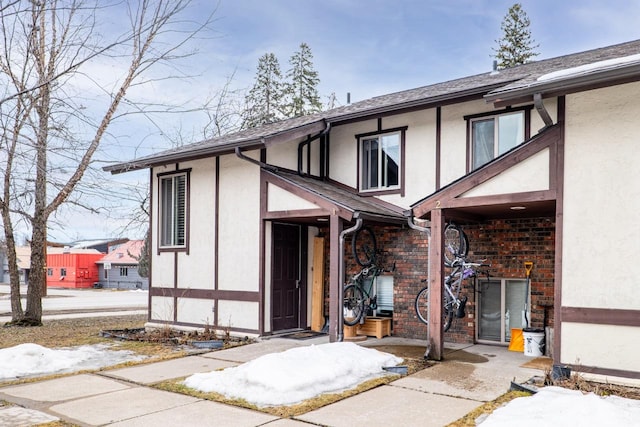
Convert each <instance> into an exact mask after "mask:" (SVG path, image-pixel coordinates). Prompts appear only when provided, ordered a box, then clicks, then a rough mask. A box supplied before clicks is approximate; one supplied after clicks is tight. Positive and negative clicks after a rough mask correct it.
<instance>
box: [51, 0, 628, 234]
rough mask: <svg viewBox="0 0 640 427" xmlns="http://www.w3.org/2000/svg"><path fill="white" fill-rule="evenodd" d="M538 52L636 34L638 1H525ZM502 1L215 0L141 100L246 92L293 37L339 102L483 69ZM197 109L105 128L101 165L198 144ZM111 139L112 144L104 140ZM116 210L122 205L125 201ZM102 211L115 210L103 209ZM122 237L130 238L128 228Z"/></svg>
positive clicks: (79, 216)
mask: <svg viewBox="0 0 640 427" xmlns="http://www.w3.org/2000/svg"><path fill="white" fill-rule="evenodd" d="M520 3H521V4H522V6H523V8H524V10H525V11H526V12H527V14H528V16H529V18H530V20H531V32H532V36H533V38H534V40H535V41H536V43H538V44H539V47H538V48H537V51H538V52H539V53H540V55H539V56H538V57H537V59H544V58H551V57H555V56H560V55H565V54H570V53H575V52H579V51H583V50H588V49H593V48H597V47H603V46H608V45H612V44H616V43H621V42H625V41H629V40H635V39H640V2H639V1H637V0H633V1H632V0H615V1H596V0H581V1H574V0H562V1H559V0H555V1H550V0H524V1H521V2H520ZM513 4H514V2H513V1H504V0H448V1H447V0H322V1H311V0H221V1H220V2H219V3H217V5H218V6H217V10H216V14H215V22H214V23H213V25H212V32H211V33H210V35H209V37H207V38H206V39H204V40H199V41H198V45H197V48H198V54H197V55H196V56H193V57H190V58H188V59H186V60H185V61H184V62H183V63H182V64H181V65H182V68H183V69H185V70H187V72H188V73H189V74H191V75H193V77H192V78H190V79H188V80H185V81H182V82H176V81H174V82H165V83H163V85H162V86H161V87H160V86H158V87H155V89H154V90H153V91H151V92H149V91H147V92H145V96H155V97H157V98H158V99H160V100H162V98H165V100H167V99H171V100H172V101H173V100H176V99H180V100H181V102H184V103H186V104H189V105H199V104H201V103H202V101H203V98H204V97H205V96H206V95H208V94H211V93H215V92H216V91H218V90H219V89H220V88H221V87H222V86H223V85H224V83H225V82H226V80H227V79H228V77H229V76H231V75H232V74H234V79H233V81H232V83H231V87H232V88H233V89H237V90H245V89H248V88H250V86H251V85H252V84H253V79H254V77H255V70H256V66H257V63H258V59H259V58H260V57H261V56H262V55H264V54H265V53H268V52H272V53H274V54H275V55H276V56H277V57H278V59H279V62H280V66H281V69H282V71H283V73H284V72H286V70H287V69H288V66H289V64H288V61H289V58H290V56H291V55H292V54H293V53H294V52H295V51H296V50H298V47H299V45H300V43H302V42H305V43H307V44H308V45H309V46H310V48H311V50H312V52H313V55H314V59H313V63H314V67H315V69H316V71H317V72H318V74H319V78H320V85H319V91H320V95H321V97H322V101H323V102H327V101H328V98H329V95H330V94H331V93H335V95H336V97H337V101H338V104H337V105H343V104H345V103H346V97H347V95H346V94H347V92H350V93H351V100H352V102H356V101H359V100H362V99H367V98H370V97H373V96H377V95H381V94H385V93H390V92H395V91H400V90H405V89H411V88H415V87H419V86H424V85H428V84H432V83H437V82H441V81H446V80H450V79H454V78H458V77H463V76H469V75H473V74H479V73H484V72H489V71H490V70H491V66H492V61H493V57H492V55H493V54H494V51H493V50H492V48H495V47H496V40H497V39H498V38H499V37H500V36H501V30H500V24H501V22H502V20H503V17H504V16H505V14H506V13H507V10H508V9H509V7H510V6H511V5H513ZM215 5H216V3H215V2H214V1H213V0H195V1H194V4H193V9H191V12H190V13H191V16H192V17H194V19H197V18H198V17H199V16H202V15H204V11H211V10H212V9H213V8H214V7H215ZM205 123H206V118H205V115H204V114H203V113H195V114H191V115H173V116H170V117H167V118H163V119H156V122H155V124H154V125H150V124H149V121H147V120H139V119H138V120H128V121H126V122H122V123H114V126H113V127H112V128H111V133H112V135H113V136H111V138H112V139H111V142H110V143H111V144H112V146H118V147H119V149H118V150H110V151H109V150H105V151H103V152H102V153H101V156H102V158H101V160H105V161H110V162H122V161H127V160H131V159H132V158H134V157H137V156H141V155H145V154H149V153H152V152H156V151H160V150H163V149H166V148H170V147H171V144H170V142H169V141H167V139H166V135H169V134H175V133H176V132H183V139H184V141H185V142H186V143H188V142H196V141H197V140H200V139H202V128H203V126H204V124H205ZM114 141H115V142H114ZM107 175H108V174H106V173H105V178H104V179H105V180H111V179H115V180H116V181H115V182H116V183H115V184H109V185H112V186H113V187H112V188H114V191H117V185H118V184H117V182H128V183H134V184H136V183H137V184H136V185H138V186H140V187H143V186H145V185H146V184H147V183H148V173H147V172H143V173H130V174H123V175H120V176H117V177H110V176H107ZM123 209H124V210H126V209H128V208H127V206H126V204H124V205H123ZM112 216H117V215H113V214H112ZM59 219H60V221H61V222H63V223H67V224H68V223H73V224H74V225H75V226H74V227H73V228H71V227H68V226H67V227H64V231H62V229H61V228H59V227H58V226H54V227H53V228H52V230H51V232H50V235H52V236H53V237H54V238H57V239H58V240H65V239H67V240H71V239H76V238H87V239H88V238H95V237H98V236H106V235H112V234H113V233H114V232H115V230H117V229H118V228H119V227H120V226H122V224H123V221H116V220H113V219H106V218H105V217H103V216H100V215H94V214H92V215H90V214H87V213H86V212H83V213H78V212H75V211H68V212H65V213H62V214H61V215H60V218H59ZM129 237H139V236H137V235H136V234H135V232H133V231H132V232H131V234H130V235H129Z"/></svg>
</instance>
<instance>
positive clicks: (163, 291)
mask: <svg viewBox="0 0 640 427" xmlns="http://www.w3.org/2000/svg"><path fill="white" fill-rule="evenodd" d="M149 293H150V294H151V295H152V296H154V297H167V298H193V299H206V300H214V299H220V300H225V301H243V302H259V300H260V293H259V292H253V291H230V290H221V289H192V288H153V289H151V290H149Z"/></svg>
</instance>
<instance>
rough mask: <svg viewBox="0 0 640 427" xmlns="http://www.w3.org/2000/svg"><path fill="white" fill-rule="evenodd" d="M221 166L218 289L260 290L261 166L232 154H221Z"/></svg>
mask: <svg viewBox="0 0 640 427" xmlns="http://www.w3.org/2000/svg"><path fill="white" fill-rule="evenodd" d="M220 169H221V171H220V209H219V232H220V238H219V241H218V245H219V250H218V266H219V269H220V271H219V272H218V280H219V283H218V289H223V290H237V291H255V292H257V291H258V285H259V282H258V276H259V271H260V269H259V260H260V168H259V167H258V166H256V165H253V164H251V163H249V162H247V161H245V160H242V159H239V158H237V157H236V156H232V155H228V156H222V157H221V158H220ZM210 244H212V242H211V243H210ZM194 249H195V248H194Z"/></svg>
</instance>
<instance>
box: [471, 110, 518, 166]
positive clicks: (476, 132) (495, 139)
mask: <svg viewBox="0 0 640 427" xmlns="http://www.w3.org/2000/svg"><path fill="white" fill-rule="evenodd" d="M526 114H528V110H526V111H525V110H520V111H515V112H508V113H504V114H500V115H494V116H482V117H477V118H473V119H470V127H471V170H474V169H477V168H479V167H480V166H482V165H484V164H486V163H488V162H490V161H491V160H493V159H494V158H496V157H498V156H500V155H501V154H504V153H506V152H507V151H509V150H511V149H512V148H514V147H515V146H517V145H519V144H521V143H522V142H524V140H525V139H526V129H525V117H526Z"/></svg>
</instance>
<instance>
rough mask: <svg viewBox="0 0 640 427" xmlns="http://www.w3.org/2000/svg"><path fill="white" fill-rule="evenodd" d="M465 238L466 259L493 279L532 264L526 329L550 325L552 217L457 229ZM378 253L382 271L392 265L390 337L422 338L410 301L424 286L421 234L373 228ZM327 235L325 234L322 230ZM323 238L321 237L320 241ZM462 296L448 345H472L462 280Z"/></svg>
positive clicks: (470, 290) (352, 265)
mask: <svg viewBox="0 0 640 427" xmlns="http://www.w3.org/2000/svg"><path fill="white" fill-rule="evenodd" d="M461 225H462V227H463V229H464V231H465V232H466V233H467V236H468V238H469V247H470V249H469V257H470V258H471V259H474V260H475V259H486V260H487V263H490V264H491V265H492V267H491V274H492V276H494V277H496V278H517V279H522V278H524V277H525V269H524V264H523V263H524V261H532V262H533V263H534V267H533V270H532V271H531V298H532V304H531V319H530V325H531V326H532V327H542V326H543V323H544V324H545V325H546V326H552V325H553V293H554V290H553V280H554V278H553V271H554V245H555V240H554V239H555V222H554V220H553V218H530V219H506V220H493V221H487V222H483V223H473V224H461ZM372 229H373V230H374V233H375V235H376V239H377V242H378V248H379V249H381V250H382V251H383V260H384V261H383V262H384V266H385V267H390V266H391V265H392V264H393V263H394V262H395V271H394V272H393V273H385V274H392V275H393V277H394V291H393V292H394V295H393V296H394V312H393V335H395V336H400V337H405V338H418V339H425V338H426V334H427V325H425V324H423V323H422V322H420V321H419V320H418V318H417V316H416V313H415V310H414V301H415V297H416V295H417V294H418V292H419V291H420V289H422V288H423V287H424V286H425V283H423V282H421V280H423V279H426V277H427V266H428V241H427V237H426V235H425V234H424V233H421V232H419V231H416V230H412V229H409V228H408V227H406V226H404V227H399V226H386V227H380V226H373V227H372ZM323 231H325V232H326V231H327V230H323ZM326 235H327V234H325V236H326ZM351 253H352V252H351V238H350V236H349V237H348V238H347V239H346V242H345V271H346V274H347V278H349V277H351V276H352V275H353V274H354V273H356V272H357V271H359V269H360V267H359V266H358V265H357V264H356V262H355V260H354V259H353V256H352V254H351ZM325 260H326V262H325V280H326V283H325V313H326V312H328V304H329V294H328V292H329V282H328V280H329V261H330V260H329V239H328V238H327V239H325ZM463 293H464V294H465V295H467V296H468V298H469V301H468V303H467V310H466V312H467V317H466V318H464V319H454V323H453V325H452V327H451V329H450V330H449V331H448V332H447V333H446V334H445V340H446V341H450V342H460V343H472V342H474V340H475V334H476V331H475V316H476V295H475V292H474V282H473V281H472V280H467V281H466V282H465V288H464V289H463Z"/></svg>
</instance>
